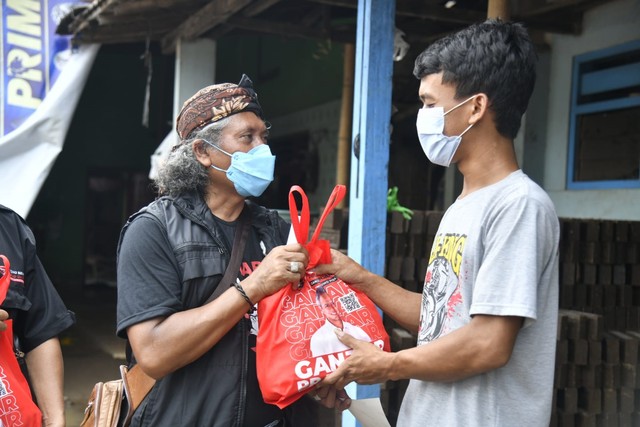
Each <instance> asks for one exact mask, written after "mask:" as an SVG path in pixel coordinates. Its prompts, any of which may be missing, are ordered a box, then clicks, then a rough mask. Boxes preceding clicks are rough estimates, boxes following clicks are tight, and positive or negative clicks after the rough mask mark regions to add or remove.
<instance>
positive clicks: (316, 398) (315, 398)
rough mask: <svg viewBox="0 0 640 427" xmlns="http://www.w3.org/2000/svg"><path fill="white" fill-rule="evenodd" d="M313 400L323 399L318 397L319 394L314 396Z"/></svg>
mask: <svg viewBox="0 0 640 427" xmlns="http://www.w3.org/2000/svg"><path fill="white" fill-rule="evenodd" d="M313 400H322V398H321V397H320V396H318V395H317V394H314V395H313Z"/></svg>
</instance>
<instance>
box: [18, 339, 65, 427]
mask: <svg viewBox="0 0 640 427" xmlns="http://www.w3.org/2000/svg"><path fill="white" fill-rule="evenodd" d="M26 361H27V369H28V370H29V378H30V381H31V387H32V388H33V391H34V393H35V398H36V400H37V402H38V407H39V408H40V410H41V411H42V417H43V425H44V426H47V427H50V426H64V425H65V416H64V364H63V361H62V350H61V348H60V341H59V340H58V338H57V337H54V338H51V339H49V340H47V341H45V342H43V343H42V344H40V345H39V346H38V347H36V348H34V349H33V350H31V351H30V352H29V353H27V355H26Z"/></svg>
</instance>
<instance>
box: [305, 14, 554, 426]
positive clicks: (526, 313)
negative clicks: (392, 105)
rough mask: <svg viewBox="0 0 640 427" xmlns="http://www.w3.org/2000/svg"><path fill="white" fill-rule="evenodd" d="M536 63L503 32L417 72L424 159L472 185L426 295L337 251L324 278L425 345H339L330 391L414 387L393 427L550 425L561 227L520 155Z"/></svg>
mask: <svg viewBox="0 0 640 427" xmlns="http://www.w3.org/2000/svg"><path fill="white" fill-rule="evenodd" d="M535 62H536V56H535V52H534V48H533V45H532V43H531V40H530V39H529V37H528V35H527V32H526V30H525V29H524V28H523V27H522V26H521V25H519V24H515V23H503V22H500V21H494V20H488V21H486V22H484V23H482V24H477V25H472V26H471V27H469V28H466V29H464V30H462V31H460V32H458V33H456V34H453V35H451V36H448V37H445V38H444V39H442V40H439V41H437V42H435V43H434V44H432V45H431V46H430V47H428V48H427V49H426V50H425V51H424V52H423V53H422V54H421V55H420V56H419V57H418V58H417V60H416V63H415V68H414V74H415V76H416V77H417V78H418V79H420V88H419V97H420V100H421V101H422V103H423V108H422V109H420V111H419V113H418V120H417V130H418V137H419V139H420V143H421V145H422V148H423V149H424V151H425V153H426V155H427V157H428V158H429V159H430V160H431V162H433V163H436V164H439V165H442V166H449V164H450V163H456V164H457V166H458V169H459V170H460V172H461V173H462V175H463V176H464V183H463V188H462V192H461V194H460V195H459V196H458V198H457V200H456V201H455V203H454V204H453V205H452V206H451V207H449V209H447V211H446V213H445V215H444V217H443V219H442V222H441V224H440V227H439V229H438V232H437V235H436V237H435V240H434V244H433V247H432V250H431V254H430V258H429V268H428V271H427V275H426V277H425V284H424V291H423V293H422V295H419V294H416V293H412V292H410V291H407V290H405V289H402V288H400V287H398V286H396V285H394V284H393V283H391V282H389V281H387V280H386V279H384V278H382V277H379V276H376V275H373V274H372V273H370V272H368V271H366V270H365V269H363V268H362V267H361V266H359V265H357V264H356V263H355V262H353V261H352V260H351V259H349V258H348V257H346V256H344V255H342V254H340V253H339V252H337V251H334V252H333V259H334V262H333V264H332V265H328V266H321V267H318V268H317V269H316V270H317V272H318V273H326V272H333V273H336V274H337V275H338V276H339V277H341V278H342V279H343V280H345V281H346V282H348V283H350V284H353V286H354V287H356V288H358V289H360V290H362V291H364V292H365V293H366V294H367V295H368V296H369V297H370V298H371V299H372V300H373V301H374V302H375V303H376V304H377V305H378V306H379V307H380V308H381V309H382V310H383V311H384V312H385V314H386V315H388V316H391V317H392V318H393V319H394V320H396V321H397V322H398V323H399V324H401V325H403V326H404V327H406V328H408V329H411V330H413V331H417V332H418V343H417V347H415V348H411V349H407V350H403V351H399V352H397V353H385V352H382V351H380V350H379V349H378V348H377V347H375V346H373V345H371V344H369V343H363V342H361V341H358V340H355V339H354V338H353V337H350V336H349V335H348V334H345V333H342V332H341V331H336V334H337V335H338V336H339V337H340V339H341V340H342V341H343V342H344V343H345V344H347V345H348V346H349V347H352V348H353V349H354V351H353V353H352V355H351V356H350V357H349V358H348V359H347V360H346V361H345V362H344V363H343V364H342V365H341V366H340V367H339V368H338V369H337V370H336V371H335V372H334V373H333V374H331V375H329V376H327V378H326V379H325V381H324V382H323V385H332V386H334V387H336V388H338V389H340V388H342V387H344V386H345V385H346V384H348V383H349V382H351V381H357V382H358V383H361V384H372V383H380V382H384V381H387V380H398V379H411V381H410V385H409V387H408V389H407V392H406V394H405V398H404V402H403V404H402V407H401V410H400V414H399V417H398V426H418V425H420V426H423V425H433V426H465V427H469V426H478V427H488V426H540V427H543V426H545V427H546V426H548V424H549V416H550V413H551V402H552V392H553V375H554V359H555V342H556V323H557V311H558V241H559V223H558V218H557V215H556V213H555V209H554V206H553V204H552V202H551V201H550V199H549V197H548V196H547V194H546V193H545V192H544V191H543V190H542V189H541V188H540V187H539V186H538V185H537V184H536V183H534V182H533V181H532V180H531V179H529V178H528V177H527V176H526V175H525V174H524V173H523V172H522V171H521V170H520V169H519V167H518V164H517V161H516V155H515V152H514V147H513V139H514V138H515V136H516V134H517V133H518V129H519V127H520V120H521V117H522V115H523V114H524V112H525V110H526V107H527V104H528V101H529V98H530V96H531V92H532V90H533V86H534V82H535ZM324 392H325V390H324V389H323V388H322V387H320V388H319V389H318V390H317V393H318V394H319V395H320V396H321V397H322V396H323V394H324Z"/></svg>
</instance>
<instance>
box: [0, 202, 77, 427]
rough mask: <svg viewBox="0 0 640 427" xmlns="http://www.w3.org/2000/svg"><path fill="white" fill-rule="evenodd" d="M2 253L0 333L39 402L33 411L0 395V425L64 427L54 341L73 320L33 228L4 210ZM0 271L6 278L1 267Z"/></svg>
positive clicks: (59, 360)
mask: <svg viewBox="0 0 640 427" xmlns="http://www.w3.org/2000/svg"><path fill="white" fill-rule="evenodd" d="M0 254H2V255H4V256H5V257H6V258H7V259H8V260H9V263H10V267H9V269H10V272H9V274H11V282H10V285H9V289H8V292H7V295H6V298H5V299H4V301H0V330H2V331H3V332H2V333H3V334H6V333H12V334H13V336H15V337H17V338H18V342H19V345H20V349H21V351H23V352H24V353H25V361H26V366H27V370H28V372H29V384H30V386H31V389H32V390H33V392H34V394H35V396H33V399H34V401H35V402H37V408H36V407H35V406H34V405H33V403H32V402H17V403H16V402H15V400H13V399H14V397H13V396H11V395H10V394H9V393H8V392H7V393H0V407H3V408H5V409H4V410H3V411H2V412H1V413H0V425H18V424H16V422H17V420H19V419H21V421H20V422H21V423H23V424H20V425H30V426H35V425H37V426H39V425H40V424H42V425H45V426H64V425H65V423H66V421H65V414H64V392H63V389H64V364H63V359H62V350H61V348H60V341H59V339H58V336H59V335H60V333H62V332H63V331H65V330H66V329H67V328H69V327H70V326H72V325H73V324H74V323H75V315H74V314H73V313H72V312H71V311H69V310H67V308H66V307H65V305H64V303H63V301H62V299H61V298H60V296H59V294H58V292H57V291H56V289H55V287H54V286H53V284H52V283H51V280H49V277H48V276H47V273H46V272H45V270H44V267H43V266H42V264H41V263H40V260H39V258H38V256H37V254H36V242H35V238H34V236H33V233H32V232H31V229H30V228H29V226H28V225H27V224H26V222H25V221H24V220H23V219H22V218H21V217H20V216H19V215H18V214H17V213H16V212H14V211H13V210H11V209H9V208H7V207H5V206H2V205H0ZM0 270H2V271H0V273H2V275H4V274H7V272H6V271H4V266H2V265H1V263H0ZM8 326H10V328H11V330H9V328H8ZM16 408H18V409H16ZM15 410H17V411H18V412H19V414H15V413H13V411H15ZM38 412H41V414H39V413H38ZM3 423H4V424H3Z"/></svg>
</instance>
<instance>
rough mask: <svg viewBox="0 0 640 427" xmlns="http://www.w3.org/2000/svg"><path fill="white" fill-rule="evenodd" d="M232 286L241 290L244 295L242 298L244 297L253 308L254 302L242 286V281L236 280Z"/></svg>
mask: <svg viewBox="0 0 640 427" xmlns="http://www.w3.org/2000/svg"><path fill="white" fill-rule="evenodd" d="M231 286H233V287H234V288H236V289H237V290H238V292H240V295H242V298H244V300H245V301H246V302H247V304H249V307H250V308H253V305H254V304H253V303H252V302H251V299H250V298H249V296H248V295H247V293H246V292H245V291H244V289H243V288H242V285H241V284H240V283H237V282H234V283H232V284H231Z"/></svg>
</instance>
